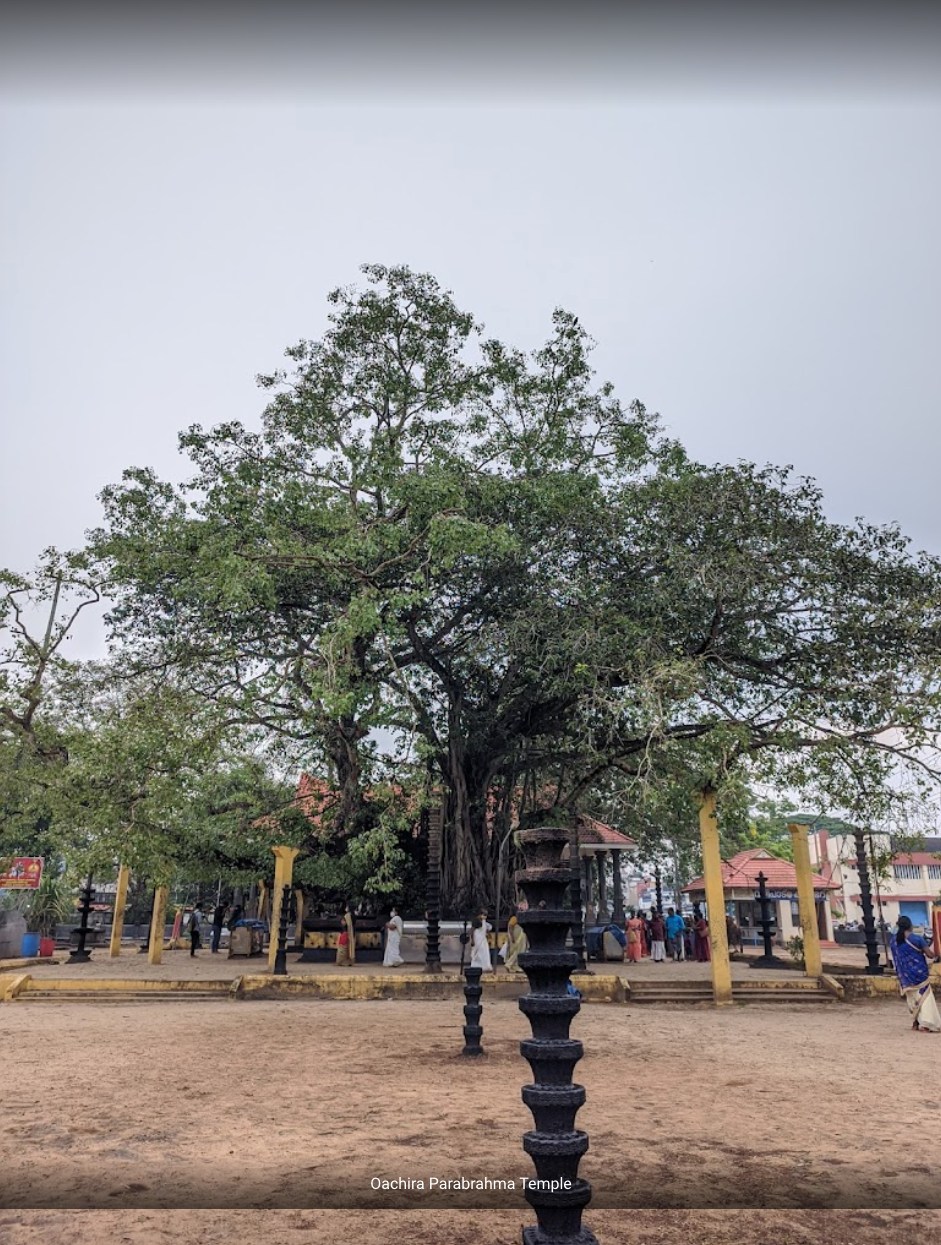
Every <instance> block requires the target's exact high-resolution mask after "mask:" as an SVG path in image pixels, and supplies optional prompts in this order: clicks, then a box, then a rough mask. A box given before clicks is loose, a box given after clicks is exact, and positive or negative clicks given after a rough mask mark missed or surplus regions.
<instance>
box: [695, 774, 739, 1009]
mask: <svg viewBox="0 0 941 1245" xmlns="http://www.w3.org/2000/svg"><path fill="white" fill-rule="evenodd" d="M699 838H700V841H701V842H702V867H703V879H704V881H705V886H706V907H707V908H708V910H709V944H710V945H709V949H710V951H711V952H712V955H711V957H710V958H711V961H712V997H713V1001H714V1002H715V1005H716V1007H724V1006H725V1005H726V1004H728V1003H731V1002H732V967H731V964H730V963H729V938H728V934H727V932H726V928H725V892H724V890H723V887H722V854H721V852H720V851H719V823H718V821H717V820H716V793H715V791H713V789H712V788H711V787H706V788H705V789H704V790H703V791H702V792H700V801H699Z"/></svg>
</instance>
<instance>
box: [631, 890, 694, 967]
mask: <svg viewBox="0 0 941 1245" xmlns="http://www.w3.org/2000/svg"><path fill="white" fill-rule="evenodd" d="M624 929H625V932H626V934H627V949H626V950H627V954H626V959H628V960H630V961H633V962H634V963H639V962H640V961H641V960H642V959H644V958H645V957H646V956H649V957H650V959H651V960H652V961H653V962H654V963H660V962H661V961H663V960H665V959H666V958H667V956H669V957H670V959H672V960H675V961H680V960H699V961H708V960H709V959H710V958H711V951H710V947H709V922H708V921H707V920H706V918H705V917H704V916H703V914H702V911H701V909H700V908H699V906H698V904H697V905H696V906H695V907H694V908H693V915H692V916H691V917H689V916H686V917H684V916H682V915H681V914H680V913H679V912H677V911H676V909H675V908H667V914H666V916H664V915H663V913H662V912H660V910H659V909H658V908H654V909H653V910H652V911H651V912H649V913H643V912H641V911H639V910H635V909H633V908H632V909H631V910H630V911H629V912H628V916H627V920H626V921H625V923H624Z"/></svg>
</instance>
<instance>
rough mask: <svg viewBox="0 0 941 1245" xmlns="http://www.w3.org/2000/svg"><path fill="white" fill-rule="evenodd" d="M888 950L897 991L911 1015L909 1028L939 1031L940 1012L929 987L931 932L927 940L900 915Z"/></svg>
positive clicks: (940, 1030)
mask: <svg viewBox="0 0 941 1245" xmlns="http://www.w3.org/2000/svg"><path fill="white" fill-rule="evenodd" d="M889 950H890V951H891V953H892V963H893V964H894V965H895V972H896V974H897V976H898V979H899V993H900V994H901V996H902V998H903V999H904V1000H905V1002H906V1003H907V1004H908V1010H909V1011H910V1012H911V1014H912V1028H913V1029H914V1030H915V1031H916V1032H917V1033H941V1012H939V1011H938V1003H937V1000H936V999H935V997H934V991H933V990H932V988H931V969H930V967H929V957H930V956H933V955H936V954H937V948H936V947H935V945H934V935H932V937H931V938H930V939H928V938H922V936H921V935H920V934H913V933H912V922H911V919H910V918H909V917H907V916H900V917H899V921H898V928H897V930H896V934H895V937H894V938H893V939H892V942H891V943H890V944H889Z"/></svg>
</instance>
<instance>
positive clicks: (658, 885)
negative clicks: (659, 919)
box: [653, 865, 663, 916]
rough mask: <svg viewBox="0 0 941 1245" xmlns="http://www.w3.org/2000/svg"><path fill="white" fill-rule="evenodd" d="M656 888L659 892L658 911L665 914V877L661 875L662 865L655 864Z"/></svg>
mask: <svg viewBox="0 0 941 1245" xmlns="http://www.w3.org/2000/svg"><path fill="white" fill-rule="evenodd" d="M653 882H654V888H655V890H656V892H657V911H658V912H659V913H660V915H661V916H662V915H663V879H662V878H661V876H660V866H659V865H654V868H653Z"/></svg>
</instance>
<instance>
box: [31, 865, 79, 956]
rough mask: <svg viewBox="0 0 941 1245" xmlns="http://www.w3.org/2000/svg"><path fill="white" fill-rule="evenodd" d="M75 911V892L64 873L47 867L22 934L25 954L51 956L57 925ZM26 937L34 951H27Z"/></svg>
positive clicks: (34, 893)
mask: <svg viewBox="0 0 941 1245" xmlns="http://www.w3.org/2000/svg"><path fill="white" fill-rule="evenodd" d="M71 911H72V892H71V889H70V887H69V886H68V884H67V882H66V878H65V874H63V873H56V872H55V871H54V870H52V869H48V870H47V871H46V872H45V873H44V874H43V877H42V881H41V882H40V884H39V889H38V890H35V891H33V892H32V894H31V896H30V903H29V907H28V909H27V911H26V912H25V913H24V915H25V916H26V929H27V933H26V934H25V935H24V936H23V955H24V956H27V955H52V953H53V952H54V951H55V949H56V926H57V925H58V924H59V923H60V922H62V921H65V920H67V918H68V917H69V915H70V914H71ZM27 940H29V945H30V947H32V948H33V949H32V950H27V949H26V948H27Z"/></svg>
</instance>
